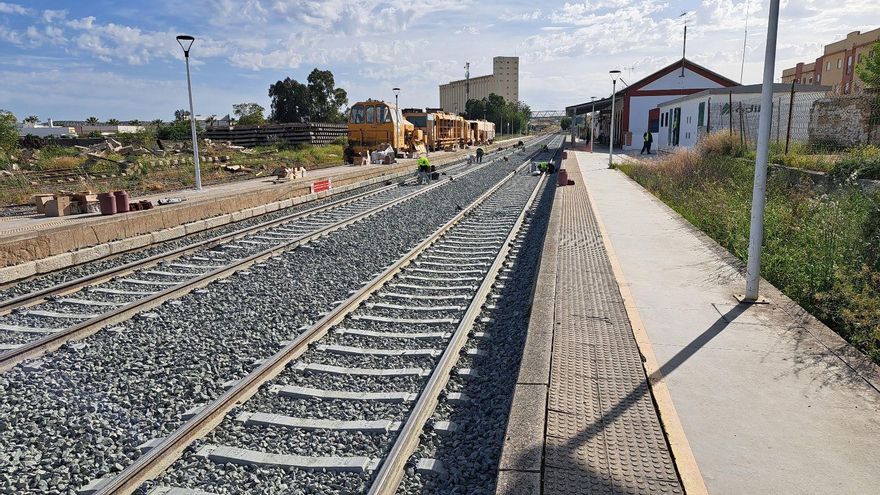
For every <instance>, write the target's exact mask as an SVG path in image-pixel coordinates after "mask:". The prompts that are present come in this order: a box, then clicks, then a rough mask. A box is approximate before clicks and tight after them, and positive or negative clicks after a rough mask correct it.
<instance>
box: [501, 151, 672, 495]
mask: <svg viewBox="0 0 880 495" xmlns="http://www.w3.org/2000/svg"><path fill="white" fill-rule="evenodd" d="M569 155H571V153H569ZM566 166H567V172H568V175H569V178H570V179H572V180H573V181H574V182H575V184H574V185H570V186H566V187H560V188H558V189H557V190H556V196H555V199H554V204H553V208H552V213H551V220H550V225H549V231H548V237H547V239H546V240H545V244H544V255H543V258H542V261H541V268H540V274H539V280H538V286H537V290H536V293H535V301H534V304H533V308H532V316H531V319H530V325H529V336H528V339H527V343H526V350H525V355H524V358H523V366H522V368H521V371H520V375H519V379H518V385H517V387H516V391H515V395H514V403H513V406H512V412H511V418H510V422H509V427H508V432H507V435H506V445H505V448H504V451H503V454H502V459H501V464H500V475H499V483H498V488H497V492H498V493H504V494H526V493H544V494H571V495H577V494H662V493H670V494H672V493H683V489H682V486H681V483H680V481H679V479H678V475H677V472H676V469H675V466H674V464H673V461H672V456H671V454H670V451H669V448H668V446H667V444H666V440H665V437H664V434H663V430H662V428H661V424H660V420H659V418H658V415H657V412H656V410H655V407H654V403H653V400H652V396H651V392H650V389H649V387H648V382H647V378H646V375H645V371H644V368H643V367H642V362H641V358H640V355H639V349H638V346H637V343H636V340H635V337H634V334H633V331H632V329H631V327H630V322H629V319H628V317H627V314H626V310H625V307H624V302H623V299H622V297H621V294H620V291H619V290H618V287H617V283H616V281H615V278H614V273H613V272H612V268H611V264H610V262H609V259H608V256H607V254H606V251H605V248H604V245H603V242H602V239H601V234H600V230H599V228H598V225H597V223H596V218H595V216H594V215H593V211H592V207H591V205H590V201H589V198H588V196H587V192H586V188H585V186H584V181H583V178H582V177H581V173H580V171H579V169H578V167H577V162H576V161H575V160H573V159H571V158H569V159H568V160H567V161H566ZM555 178H556V177H555V176H554V177H553V179H554V180H555Z"/></svg>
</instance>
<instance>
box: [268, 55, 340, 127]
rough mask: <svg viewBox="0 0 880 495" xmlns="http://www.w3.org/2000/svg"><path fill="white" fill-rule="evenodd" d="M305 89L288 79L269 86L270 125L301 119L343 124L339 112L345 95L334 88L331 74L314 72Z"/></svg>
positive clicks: (326, 71) (302, 85)
mask: <svg viewBox="0 0 880 495" xmlns="http://www.w3.org/2000/svg"><path fill="white" fill-rule="evenodd" d="M307 82H308V85H306V84H303V83H301V82H299V81H296V80H294V79H291V78H289V77H287V78H285V79H284V80H282V81H278V82H276V83H275V84H272V85H271V86H269V97H270V98H272V117H271V118H272V120H273V121H274V122H299V121H300V120H301V118H302V117H308V118H309V119H311V120H315V121H319V122H344V121H345V115H343V112H342V108H343V107H344V106H345V105H346V104H348V94H347V93H346V92H345V90H344V89H342V88H337V87H336V83H335V81H334V80H333V73H332V72H330V71H329V70H319V69H317V68H316V69H314V70H312V72H311V73H310V74H309V77H308V81H307Z"/></svg>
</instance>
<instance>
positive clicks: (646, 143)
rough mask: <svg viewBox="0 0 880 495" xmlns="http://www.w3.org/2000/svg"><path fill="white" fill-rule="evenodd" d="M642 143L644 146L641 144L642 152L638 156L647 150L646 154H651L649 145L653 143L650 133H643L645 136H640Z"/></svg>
mask: <svg viewBox="0 0 880 495" xmlns="http://www.w3.org/2000/svg"><path fill="white" fill-rule="evenodd" d="M642 142H643V143H644V144H642V151H640V152H639V154H640V155H641V154H644V153H645V151H646V150H647V152H648V154H649V155H650V154H651V143H653V142H654V136H653V135H652V134H651V131H647V132H645V134H644V135H643V136H642Z"/></svg>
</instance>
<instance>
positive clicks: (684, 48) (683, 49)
mask: <svg viewBox="0 0 880 495" xmlns="http://www.w3.org/2000/svg"><path fill="white" fill-rule="evenodd" d="M690 14H692V12H688V11H685V12H682V13H681V15H680V16H678V17H679V19H681V18H682V17H683V18H684V40H683V41H682V44H681V75H680V76H678V77H684V59H685V54H686V53H687V43H688V17H689V16H690Z"/></svg>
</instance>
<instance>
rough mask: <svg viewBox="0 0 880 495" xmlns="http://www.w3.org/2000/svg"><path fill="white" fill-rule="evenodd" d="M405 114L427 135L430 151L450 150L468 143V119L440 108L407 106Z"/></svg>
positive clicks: (407, 118) (426, 142)
mask: <svg viewBox="0 0 880 495" xmlns="http://www.w3.org/2000/svg"><path fill="white" fill-rule="evenodd" d="M403 116H404V118H405V119H406V120H408V121H409V122H412V124H413V125H415V128H416V129H417V130H419V131H422V133H423V134H424V136H425V145H426V146H427V148H428V150H429V151H437V150H450V149H455V148H459V147H463V146H465V145H466V144H468V126H467V121H466V120H465V119H464V118H463V117H461V116H460V115H455V114H453V113H448V112H444V111H442V110H440V109H438V108H427V109H421V108H406V109H404V110H403Z"/></svg>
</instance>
